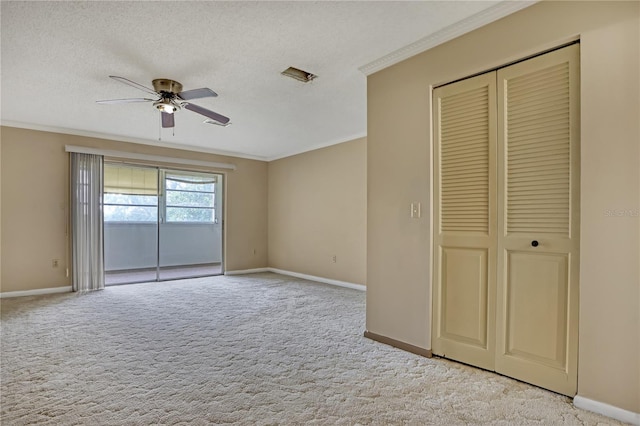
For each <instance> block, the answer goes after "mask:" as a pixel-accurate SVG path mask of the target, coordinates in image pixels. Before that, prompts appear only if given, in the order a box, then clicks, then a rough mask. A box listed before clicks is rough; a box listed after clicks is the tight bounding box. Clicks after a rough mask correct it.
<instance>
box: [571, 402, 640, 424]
mask: <svg viewBox="0 0 640 426" xmlns="http://www.w3.org/2000/svg"><path fill="white" fill-rule="evenodd" d="M573 405H575V406H576V407H578V408H581V409H583V410H588V411H593V412H594V413H598V414H602V415H603V416H607V417H611V418H612V419H616V420H620V421H621V422H625V423H630V424H632V425H635V426H640V413H634V412H633V411H628V410H625V409H623V408H619V407H615V406H613V405H609V404H605V403H604V402H600V401H594V400H593V399H589V398H585V397H583V396H580V395H576V396H575V397H574V398H573Z"/></svg>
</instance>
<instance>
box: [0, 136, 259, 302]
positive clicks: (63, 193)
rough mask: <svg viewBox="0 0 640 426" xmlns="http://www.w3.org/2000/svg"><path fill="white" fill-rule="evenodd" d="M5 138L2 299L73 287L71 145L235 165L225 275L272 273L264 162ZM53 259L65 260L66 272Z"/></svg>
mask: <svg viewBox="0 0 640 426" xmlns="http://www.w3.org/2000/svg"><path fill="white" fill-rule="evenodd" d="M0 136H1V139H2V145H1V152H2V154H1V167H0V170H1V175H2V177H1V178H0V182H1V191H0V194H1V196H2V197H1V198H2V201H1V203H2V204H1V206H2V213H1V221H2V223H1V229H2V235H1V239H2V244H1V249H0V250H1V253H2V266H3V267H2V271H1V276H2V278H1V280H2V281H1V283H2V287H0V291H2V292H9V291H20V290H33V289H40V288H51V287H57V286H60V287H63V286H68V285H70V284H71V281H70V279H69V278H67V277H66V274H65V270H66V268H67V267H69V268H70V263H71V259H70V256H69V239H68V238H67V236H66V234H67V227H68V223H69V211H68V206H69V190H68V185H69V183H68V173H69V172H68V170H69V155H68V154H67V153H65V151H64V146H65V145H79V146H86V147H92V148H101V149H108V150H117V151H126V152H134V153H143V154H152V155H161V156H166V157H174V158H187V159H197V160H202V161H213V162H227V163H233V164H235V165H236V166H237V169H236V170H234V171H228V172H225V173H226V176H227V179H226V236H225V245H226V259H225V266H226V270H228V271H231V270H242V269H251V268H259V267H265V266H267V216H266V214H265V212H266V209H267V163H265V162H262V161H254V160H246V159H241V158H233V157H224V156H218V155H212V154H203V153H195V152H190V151H181V150H175V149H169V148H160V147H153V146H147V145H137V144H130V143H125V142H116V141H110V140H105V139H93V138H87V137H81V136H71V135H64V134H58V133H48V132H40V131H33V130H24V129H17V128H11V127H2V128H1V135H0ZM176 167H179V168H185V166H176ZM188 168H189V169H199V170H203V169H202V168H198V167H192V166H188ZM254 249H255V251H256V252H255V254H254ZM52 259H60V267H59V268H52V264H51V261H52Z"/></svg>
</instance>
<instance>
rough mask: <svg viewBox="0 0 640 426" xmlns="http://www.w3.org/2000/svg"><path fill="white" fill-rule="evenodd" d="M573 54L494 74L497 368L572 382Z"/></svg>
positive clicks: (575, 226) (556, 383)
mask: <svg viewBox="0 0 640 426" xmlns="http://www.w3.org/2000/svg"><path fill="white" fill-rule="evenodd" d="M578 55H579V51H578V45H573V46H570V47H567V48H564V49H561V50H558V51H555V52H551V53H549V54H546V55H543V56H540V57H537V58H534V59H531V60H528V61H525V62H522V63H519V64H516V65H513V66H510V67H507V68H503V69H501V70H499V71H498V128H499V129H500V131H499V135H498V188H499V191H498V205H499V209H498V223H499V232H498V286H497V287H498V288H497V297H498V301H497V306H496V326H497V350H496V371H498V372H500V373H502V374H505V375H508V376H511V377H514V378H517V379H520V380H523V381H526V382H529V383H533V384H536V385H539V386H541V387H544V388H547V389H551V390H553V391H556V392H559V393H562V394H565V395H570V396H573V395H575V393H576V385H577V349H578V334H577V333H578V266H579V265H578V254H579V253H578V250H579V234H580V230H579V193H578V190H579V181H580V180H579V170H578V168H579V152H578V150H579V145H578V140H579V135H578V132H579V127H578V117H579V110H578V109H579V103H578V91H579V87H578V84H579V77H578V72H579V66H578V63H579V58H578Z"/></svg>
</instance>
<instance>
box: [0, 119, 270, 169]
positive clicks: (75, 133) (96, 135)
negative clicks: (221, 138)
mask: <svg viewBox="0 0 640 426" xmlns="http://www.w3.org/2000/svg"><path fill="white" fill-rule="evenodd" d="M0 125H2V126H6V127H16V128H19V129H27V130H37V131H41V132H51V133H61V134H65V135H73V136H84V137H87V138H96V139H107V140H111V141H116V142H129V143H136V144H141V145H151V146H155V147H160V148H171V149H179V150H183V151H193V152H202V153H205V154H214V155H223V156H225V157H234V158H244V159H247V160H258V161H269V159H268V158H266V157H262V156H258V155H248V154H244V153H241V152H234V151H224V150H217V149H209V148H202V147H199V146H195V145H187V144H181V143H174V142H163V141H157V140H148V139H141V138H132V137H128V136H122V135H113V134H107V133H100V132H93V131H87V130H78V129H68V128H65V127H56V126H48V125H41V124H33V123H23V122H19V121H9V120H2V121H0Z"/></svg>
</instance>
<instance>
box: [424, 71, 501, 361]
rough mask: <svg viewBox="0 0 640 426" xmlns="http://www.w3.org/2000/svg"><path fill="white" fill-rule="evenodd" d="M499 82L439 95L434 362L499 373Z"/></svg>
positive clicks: (463, 85) (475, 81)
mask: <svg viewBox="0 0 640 426" xmlns="http://www.w3.org/2000/svg"><path fill="white" fill-rule="evenodd" d="M495 78H496V76H495V73H490V74H486V75H481V76H478V77H474V78H470V79H467V80H464V81H461V82H457V83H454V84H450V85H447V86H443V87H440V88H437V89H435V90H434V98H433V99H434V101H433V102H434V105H433V107H434V114H435V116H434V130H435V140H434V142H435V145H434V148H435V149H434V155H435V158H434V160H435V161H434V179H435V181H434V207H435V208H434V224H435V226H436V229H435V231H436V232H435V250H434V256H435V258H434V266H435V267H434V273H435V276H434V304H433V307H434V317H433V318H434V321H433V339H432V350H433V352H434V353H435V354H437V355H441V356H446V357H448V358H451V359H455V360H458V361H462V362H465V363H469V364H473V365H476V366H479V367H482V368H487V369H493V366H494V352H495V321H494V319H495V303H494V302H495V266H496V231H497V229H496V173H495V170H496V160H495V157H496V155H495V150H496V121H497V120H496V114H495V97H496V88H495V84H496V80H495Z"/></svg>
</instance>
